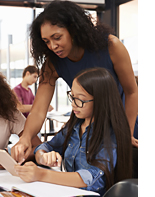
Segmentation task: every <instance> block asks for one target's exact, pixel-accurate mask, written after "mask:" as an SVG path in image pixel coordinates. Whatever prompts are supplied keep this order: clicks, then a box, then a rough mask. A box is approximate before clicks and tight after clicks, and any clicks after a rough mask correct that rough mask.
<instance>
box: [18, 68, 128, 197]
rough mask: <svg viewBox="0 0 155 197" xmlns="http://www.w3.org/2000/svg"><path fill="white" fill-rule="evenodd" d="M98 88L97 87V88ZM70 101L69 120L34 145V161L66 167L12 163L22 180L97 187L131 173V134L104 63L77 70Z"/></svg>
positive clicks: (102, 189)
mask: <svg viewBox="0 0 155 197" xmlns="http://www.w3.org/2000/svg"><path fill="white" fill-rule="evenodd" d="M101 87H102V88H101ZM67 94H68V98H69V100H70V101H71V103H72V113H71V117H70V119H69V121H68V122H67V124H66V125H65V127H64V128H63V129H62V130H60V132H59V133H58V134H57V135H56V136H54V137H53V139H52V140H51V141H48V142H45V143H43V144H41V145H40V146H38V147H37V148H36V150H35V158H36V161H37V163H38V164H43V165H47V166H50V167H52V166H60V165H61V162H62V158H63V159H64V164H65V168H66V170H67V172H56V171H51V170H48V169H43V168H38V167H37V166H36V165H35V164H34V163H32V162H28V163H25V165H24V166H16V167H15V169H16V172H17V173H18V176H19V177H20V178H21V179H23V180H24V181H26V182H33V181H43V182H48V183H54V184H59V185H66V186H71V187H77V188H82V189H86V190H92V191H95V192H98V193H99V194H100V195H101V196H102V195H103V194H104V193H105V191H106V189H108V188H109V187H111V186H112V185H113V184H114V182H115V181H120V180H123V179H127V178H131V176H132V163H131V161H132V157H131V135H130V128H129V124H128V121H127V117H126V114H125V111H124V108H123V104H122V101H121V98H120V95H119V92H118V89H117V85H116V82H115V81H114V79H113V77H112V76H111V75H110V73H109V72H108V71H107V70H106V69H104V68H92V69H87V70H84V71H83V72H81V73H79V74H78V75H77V76H76V77H75V79H74V81H73V84H72V88H71V91H68V92H67Z"/></svg>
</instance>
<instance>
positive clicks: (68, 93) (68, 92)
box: [67, 90, 94, 108]
mask: <svg viewBox="0 0 155 197" xmlns="http://www.w3.org/2000/svg"><path fill="white" fill-rule="evenodd" d="M70 93H71V90H69V91H67V96H68V95H70V96H71V98H72V99H73V100H72V101H71V100H70V99H69V96H68V100H69V101H70V102H71V103H72V102H73V101H74V103H75V105H76V106H77V107H79V106H78V105H77V104H76V102H75V99H77V100H79V101H81V102H82V107H79V108H83V104H84V103H88V102H91V101H93V100H94V99H92V100H87V101H83V100H81V99H79V98H76V97H74V96H73V95H72V94H70Z"/></svg>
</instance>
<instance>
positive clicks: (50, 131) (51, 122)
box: [41, 118, 56, 142]
mask: <svg viewBox="0 0 155 197" xmlns="http://www.w3.org/2000/svg"><path fill="white" fill-rule="evenodd" d="M47 121H49V132H47V131H46V122H47ZM55 134H56V132H55V130H54V124H53V120H51V119H50V118H46V119H45V130H44V133H42V134H41V136H43V137H44V142H45V141H47V138H48V136H54V135H55Z"/></svg>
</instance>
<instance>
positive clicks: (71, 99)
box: [68, 93, 82, 107]
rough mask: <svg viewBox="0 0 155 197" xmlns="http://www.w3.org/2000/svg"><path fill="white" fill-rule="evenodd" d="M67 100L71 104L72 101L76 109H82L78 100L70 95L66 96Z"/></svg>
mask: <svg viewBox="0 0 155 197" xmlns="http://www.w3.org/2000/svg"><path fill="white" fill-rule="evenodd" d="M68 98H69V100H70V102H71V103H72V102H73V100H74V103H75V105H76V106H77V107H82V101H80V100H79V99H77V98H74V97H73V96H72V95H71V94H70V93H69V94H68Z"/></svg>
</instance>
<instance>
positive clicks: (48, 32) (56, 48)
mask: <svg viewBox="0 0 155 197" xmlns="http://www.w3.org/2000/svg"><path fill="white" fill-rule="evenodd" d="M40 31H41V37H42V40H43V41H44V42H45V44H46V45H47V47H48V48H49V49H50V50H51V51H53V52H54V53H55V54H56V55H57V56H59V57H60V58H65V57H68V56H69V54H70V53H71V50H72V46H73V45H72V38H71V36H70V34H69V32H68V30H67V29H66V28H62V27H58V26H57V25H51V23H50V22H45V23H44V24H43V25H42V26H41V28H40Z"/></svg>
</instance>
